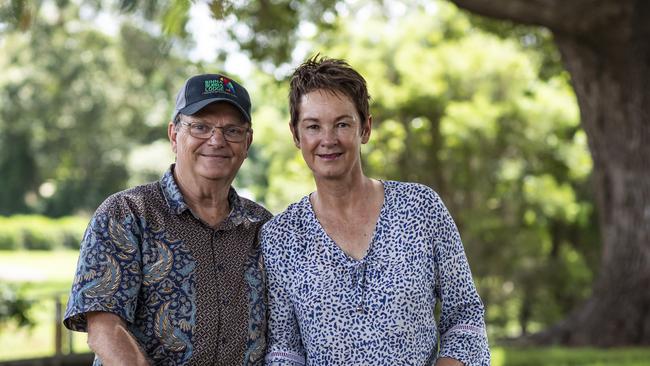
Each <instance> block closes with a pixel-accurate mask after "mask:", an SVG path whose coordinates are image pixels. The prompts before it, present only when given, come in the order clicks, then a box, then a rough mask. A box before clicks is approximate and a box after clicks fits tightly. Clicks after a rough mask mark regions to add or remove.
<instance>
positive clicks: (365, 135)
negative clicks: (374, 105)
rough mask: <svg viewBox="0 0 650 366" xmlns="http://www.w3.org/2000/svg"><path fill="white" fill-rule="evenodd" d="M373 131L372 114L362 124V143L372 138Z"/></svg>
mask: <svg viewBox="0 0 650 366" xmlns="http://www.w3.org/2000/svg"><path fill="white" fill-rule="evenodd" d="M371 131H372V116H368V120H367V121H366V123H364V124H363V125H362V126H361V143H362V144H366V143H368V141H369V140H370V132H371Z"/></svg>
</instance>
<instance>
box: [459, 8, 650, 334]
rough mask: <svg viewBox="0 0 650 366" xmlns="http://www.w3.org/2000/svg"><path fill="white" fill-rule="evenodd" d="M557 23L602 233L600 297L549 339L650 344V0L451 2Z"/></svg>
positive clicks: (486, 11) (550, 24) (595, 293)
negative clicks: (583, 134) (587, 150)
mask: <svg viewBox="0 0 650 366" xmlns="http://www.w3.org/2000/svg"><path fill="white" fill-rule="evenodd" d="M452 1H453V2H454V3H456V4H457V5H458V6H460V7H463V8H465V9H468V10H470V11H473V12H476V13H478V14H482V15H486V16H491V17H496V18H500V19H508V20H511V21H514V22H517V23H524V24H535V25H541V26H545V27H547V28H548V29H550V30H551V32H552V33H553V36H554V38H555V41H556V43H557V45H558V48H559V50H560V52H561V54H562V59H563V61H564V64H565V66H566V68H567V70H568V71H569V72H570V74H571V81H572V84H573V86H574V88H575V91H576V94H577V97H578V103H579V105H580V111H581V120H582V125H583V126H584V129H585V131H586V133H587V136H588V141H589V147H590V149H591V153H592V157H593V159H594V187H595V193H596V197H597V203H598V208H599V213H600V216H599V217H600V227H601V235H602V240H603V253H602V263H601V266H600V271H599V276H598V279H597V280H596V282H595V284H594V288H593V294H592V297H591V298H590V299H589V301H588V302H586V303H585V304H584V305H583V306H582V307H580V308H579V309H577V310H576V311H575V312H574V313H573V314H572V316H570V317H569V318H568V319H567V321H566V322H565V323H563V324H561V325H559V326H558V327H556V328H555V329H553V330H552V331H550V332H548V333H546V334H545V335H544V337H542V339H543V340H547V341H552V342H553V341H560V342H564V343H569V344H595V345H603V346H614V345H622V344H650V312H648V311H647V309H649V308H650V251H648V245H650V224H649V222H650V216H649V212H650V163H649V161H650V123H649V122H648V119H649V118H650V93H648V91H647V85H649V83H650V22H648V19H649V18H650V3H648V2H647V1H637V0H622V1H608V0H598V1H591V0H589V1H587V0H577V1H570V2H566V1H556V0H543V1H534V2H531V1H525V0H502V1H499V2H498V6H497V4H496V3H495V2H494V1H484V0H452Z"/></svg>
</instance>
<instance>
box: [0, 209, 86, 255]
mask: <svg viewBox="0 0 650 366" xmlns="http://www.w3.org/2000/svg"><path fill="white" fill-rule="evenodd" d="M87 223H88V219H87V218H84V217H76V216H70V217H64V218H60V219H53V218H48V217H45V216H39V215H15V216H10V217H0V250H18V249H27V250H53V249H61V248H74V249H78V248H79V243H80V241H81V239H82V236H83V232H84V230H85V227H86V225H87Z"/></svg>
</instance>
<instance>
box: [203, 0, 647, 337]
mask: <svg viewBox="0 0 650 366" xmlns="http://www.w3.org/2000/svg"><path fill="white" fill-rule="evenodd" d="M452 1H453V2H454V3H455V4H457V5H459V6H461V7H463V8H465V9H468V10H471V11H474V12H477V13H479V14H483V15H487V16H492V17H497V18H500V19H509V20H512V21H515V22H517V23H523V24H533V25H541V26H544V27H547V28H548V29H550V31H551V32H552V34H553V37H554V39H555V41H556V44H557V45H558V47H559V50H560V53H561V54H562V59H563V61H564V65H565V66H566V68H567V70H568V71H569V73H570V75H571V82H572V85H573V87H574V89H575V91H576V94H577V97H578V104H579V106H580V111H581V123H582V126H584V128H585V131H586V134H587V137H588V138H587V140H588V142H589V148H590V150H591V154H592V157H593V159H594V175H593V187H594V191H595V195H596V202H597V206H598V212H599V222H600V234H601V237H602V242H603V245H602V248H603V249H602V257H601V264H600V270H599V275H598V278H597V280H596V281H595V282H594V285H593V293H592V295H591V298H590V299H589V300H588V301H587V302H585V304H584V305H583V306H581V307H580V308H578V309H577V310H576V311H575V312H574V313H573V314H572V315H571V316H569V317H568V318H567V320H566V321H565V322H564V323H562V324H560V325H559V326H558V327H556V328H554V329H553V330H552V331H550V332H547V333H545V335H544V336H542V337H538V338H537V340H539V341H545V342H561V343H566V344H574V345H584V344H591V345H601V346H613V345H623V344H649V343H650V312H647V311H646V309H648V308H650V291H648V286H650V285H648V284H650V252H649V251H648V250H647V247H648V243H650V225H648V220H649V216H648V212H649V209H648V207H650V169H649V166H648V164H649V163H648V161H650V144H649V143H648V141H650V128H648V117H649V113H648V112H649V109H650V100H649V99H650V94H649V93H647V91H646V90H645V89H646V86H647V85H648V84H649V81H650V80H649V79H650V70H649V68H650V42H648V39H649V36H650V34H649V33H650V22H648V21H647V19H649V17H650V4H649V3H648V2H646V1H641V0H623V1H613V0H577V1H572V2H566V1H558V0H541V1H534V2H531V1H526V0H501V1H498V2H494V1H487V0H452ZM213 3H218V4H223V3H227V4H230V3H229V2H222V1H219V0H215V1H213ZM260 3H263V4H273V6H274V7H276V8H280V9H281V8H286V9H289V8H290V9H295V8H296V7H298V6H305V7H309V6H310V4H311V2H309V1H295V0H291V1H290V0H276V1H272V2H271V1H265V0H261V1H260ZM432 3H433V2H431V1H422V2H421V4H422V5H424V6H429V5H430V4H432ZM233 4H234V3H233ZM380 4H381V6H382V7H383V9H384V11H385V12H387V13H390V12H391V11H393V10H394V9H395V8H396V7H397V8H399V7H401V6H403V4H401V3H396V2H391V1H382V2H380ZM396 4H397V5H396ZM415 4H416V5H417V3H415ZM245 5H248V3H246V4H245ZM233 7H234V5H233ZM245 7H246V6H244V7H242V8H239V9H238V8H233V9H232V12H233V13H234V14H235V15H237V14H246V13H245V11H244V10H242V9H244V8H245ZM220 8H222V7H220ZM346 11H349V9H348V8H347V7H346V3H343V2H339V3H336V4H335V5H334V6H332V7H330V8H329V12H328V11H324V12H323V13H322V14H321V13H318V14H316V17H314V18H311V19H309V18H305V19H303V20H302V22H303V23H304V22H309V21H311V22H312V24H316V25H318V24H321V20H322V19H325V20H327V19H328V18H331V16H333V15H341V14H344V13H345V12H346ZM271 14H273V12H264V11H260V12H258V13H254V14H248V15H249V16H251V18H246V21H247V24H248V25H249V28H250V32H248V33H245V34H246V37H252V38H255V37H257V36H258V34H257V33H256V30H257V28H256V25H257V24H261V23H262V22H263V19H264V18H265V17H266V16H267V15H271ZM297 14H300V13H299V12H295V11H294V12H289V13H285V15H286V16H285V17H282V18H279V19H278V24H277V26H278V27H283V26H284V25H286V24H289V25H290V26H291V25H292V24H296V20H295V18H291V17H289V15H294V16H295V15H297ZM215 15H216V16H222V14H217V13H215ZM270 19H273V18H270ZM429 21H432V22H435V19H433V18H432V19H430V20H429ZM294 29H295V28H294ZM272 35H273V34H267V33H264V32H261V33H260V34H259V37H261V39H262V40H263V39H264V38H267V37H270V36H272ZM283 36H284V34H283V35H281V37H283ZM323 36H325V35H324V34H323ZM244 45H245V44H244ZM257 52H259V50H258V51H257ZM269 52H270V51H269ZM252 54H255V53H254V52H252ZM623 299H624V300H623ZM612 309H616V311H612Z"/></svg>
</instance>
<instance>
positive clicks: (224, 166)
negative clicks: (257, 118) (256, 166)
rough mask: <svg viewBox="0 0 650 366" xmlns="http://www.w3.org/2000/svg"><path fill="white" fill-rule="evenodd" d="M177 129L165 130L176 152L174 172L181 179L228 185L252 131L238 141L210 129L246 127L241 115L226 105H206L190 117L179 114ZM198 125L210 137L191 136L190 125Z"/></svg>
mask: <svg viewBox="0 0 650 366" xmlns="http://www.w3.org/2000/svg"><path fill="white" fill-rule="evenodd" d="M180 118H181V120H180V122H179V124H178V125H177V126H173V124H172V123H170V126H169V128H168V134H169V139H170V140H171V143H172V149H173V151H174V153H176V168H175V172H176V174H178V175H179V178H180V179H181V180H183V179H184V180H186V181H189V180H192V181H199V180H201V179H208V180H222V181H224V182H225V183H227V184H230V183H231V182H232V180H233V179H234V178H235V175H236V174H237V171H238V170H239V167H240V166H241V164H242V163H243V162H244V160H245V159H246V156H247V155H248V148H249V147H250V145H251V142H252V141H253V132H252V130H251V131H249V132H246V133H245V137H244V139H243V141H241V142H231V141H227V140H226V139H225V138H224V134H223V131H224V130H223V129H219V128H216V129H214V130H213V127H227V126H238V127H243V128H248V127H249V124H248V123H247V122H246V121H245V119H244V116H243V115H242V113H241V112H240V111H239V110H238V109H237V108H235V107H234V106H232V105H231V104H230V103H227V102H217V103H212V104H209V105H208V106H206V107H204V108H203V109H201V110H200V111H199V112H197V113H196V114H194V115H192V116H184V115H181V117H180ZM197 123H200V124H202V125H203V127H204V128H207V129H208V130H212V135H211V136H210V137H209V138H198V137H194V136H192V135H191V134H190V129H191V127H190V125H191V124H195V126H197V125H196V124H197Z"/></svg>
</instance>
